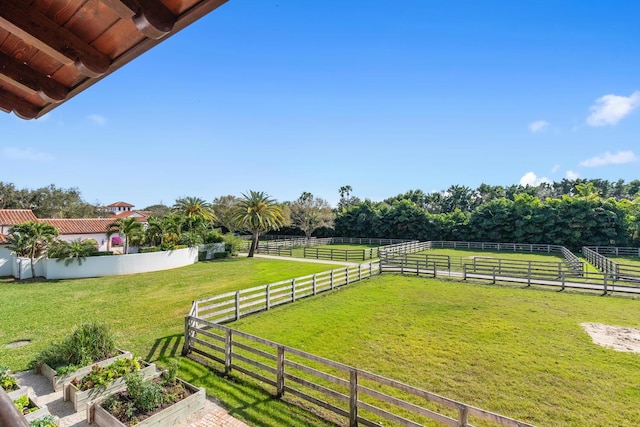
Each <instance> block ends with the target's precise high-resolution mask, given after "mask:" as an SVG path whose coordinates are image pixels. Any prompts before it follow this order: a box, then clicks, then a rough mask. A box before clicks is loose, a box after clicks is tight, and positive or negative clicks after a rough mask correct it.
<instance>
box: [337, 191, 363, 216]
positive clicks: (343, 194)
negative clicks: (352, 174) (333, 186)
mask: <svg viewBox="0 0 640 427" xmlns="http://www.w3.org/2000/svg"><path fill="white" fill-rule="evenodd" d="M352 191H353V188H351V186H350V185H343V186H342V187H340V189H339V190H338V193H339V194H340V200H339V201H338V207H337V208H336V210H337V211H338V212H343V211H345V210H347V209H349V208H350V207H351V206H355V205H357V204H358V203H360V199H358V198H357V197H355V196H352V195H351V192H352Z"/></svg>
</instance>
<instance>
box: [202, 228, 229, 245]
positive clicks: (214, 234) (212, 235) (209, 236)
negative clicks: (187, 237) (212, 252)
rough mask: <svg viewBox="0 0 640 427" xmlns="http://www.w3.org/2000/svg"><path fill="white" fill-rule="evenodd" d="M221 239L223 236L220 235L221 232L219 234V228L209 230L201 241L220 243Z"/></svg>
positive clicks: (222, 239)
mask: <svg viewBox="0 0 640 427" xmlns="http://www.w3.org/2000/svg"><path fill="white" fill-rule="evenodd" d="M223 241H224V238H223V237H222V234H220V230H211V231H208V232H207V233H206V234H205V235H204V242H203V243H205V244H207V243H222V242H223Z"/></svg>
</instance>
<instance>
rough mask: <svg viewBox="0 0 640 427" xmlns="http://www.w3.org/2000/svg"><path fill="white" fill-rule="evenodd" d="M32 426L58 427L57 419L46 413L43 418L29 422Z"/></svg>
mask: <svg viewBox="0 0 640 427" xmlns="http://www.w3.org/2000/svg"><path fill="white" fill-rule="evenodd" d="M29 425H30V426H31V427H57V424H56V419H55V418H54V417H53V415H45V416H44V417H41V418H36V419H35V420H33V421H31V422H30V423H29Z"/></svg>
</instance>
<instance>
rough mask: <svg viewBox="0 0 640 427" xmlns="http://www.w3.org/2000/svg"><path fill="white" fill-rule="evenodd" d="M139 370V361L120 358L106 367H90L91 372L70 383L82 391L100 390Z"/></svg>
mask: <svg viewBox="0 0 640 427" xmlns="http://www.w3.org/2000/svg"><path fill="white" fill-rule="evenodd" d="M139 370H140V359H138V358H133V359H129V358H122V359H118V360H116V361H115V362H113V363H111V364H110V365H108V366H99V365H93V366H92V367H91V372H89V373H88V374H87V375H86V376H84V377H83V378H82V379H81V380H79V381H78V380H77V379H75V378H74V379H73V380H72V381H71V383H72V384H73V385H75V386H76V387H78V388H79V389H80V390H82V391H85V390H89V389H92V388H101V387H106V386H107V385H108V384H109V383H110V382H112V381H113V380H115V379H117V378H121V377H124V376H125V375H126V374H128V373H130V372H136V371H139Z"/></svg>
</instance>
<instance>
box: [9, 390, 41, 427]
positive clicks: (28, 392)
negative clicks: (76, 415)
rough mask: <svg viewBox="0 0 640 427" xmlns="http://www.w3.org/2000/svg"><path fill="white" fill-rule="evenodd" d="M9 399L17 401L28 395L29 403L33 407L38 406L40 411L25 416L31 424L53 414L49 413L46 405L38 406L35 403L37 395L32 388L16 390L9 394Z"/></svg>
mask: <svg viewBox="0 0 640 427" xmlns="http://www.w3.org/2000/svg"><path fill="white" fill-rule="evenodd" d="M8 395H9V398H10V399H11V400H16V399H17V398H19V397H21V396H24V395H27V396H28V397H29V402H31V405H32V406H36V407H37V408H38V410H36V411H33V412H29V413H28V414H26V415H24V418H25V419H26V420H27V421H28V422H31V421H33V420H35V419H38V418H42V417H44V416H46V415H51V413H49V409H47V406H46V405H42V406H40V405H38V404H37V403H36V401H35V393H34V392H33V390H32V389H31V387H20V388H19V389H18V390H14V391H12V392H11V393H8Z"/></svg>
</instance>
